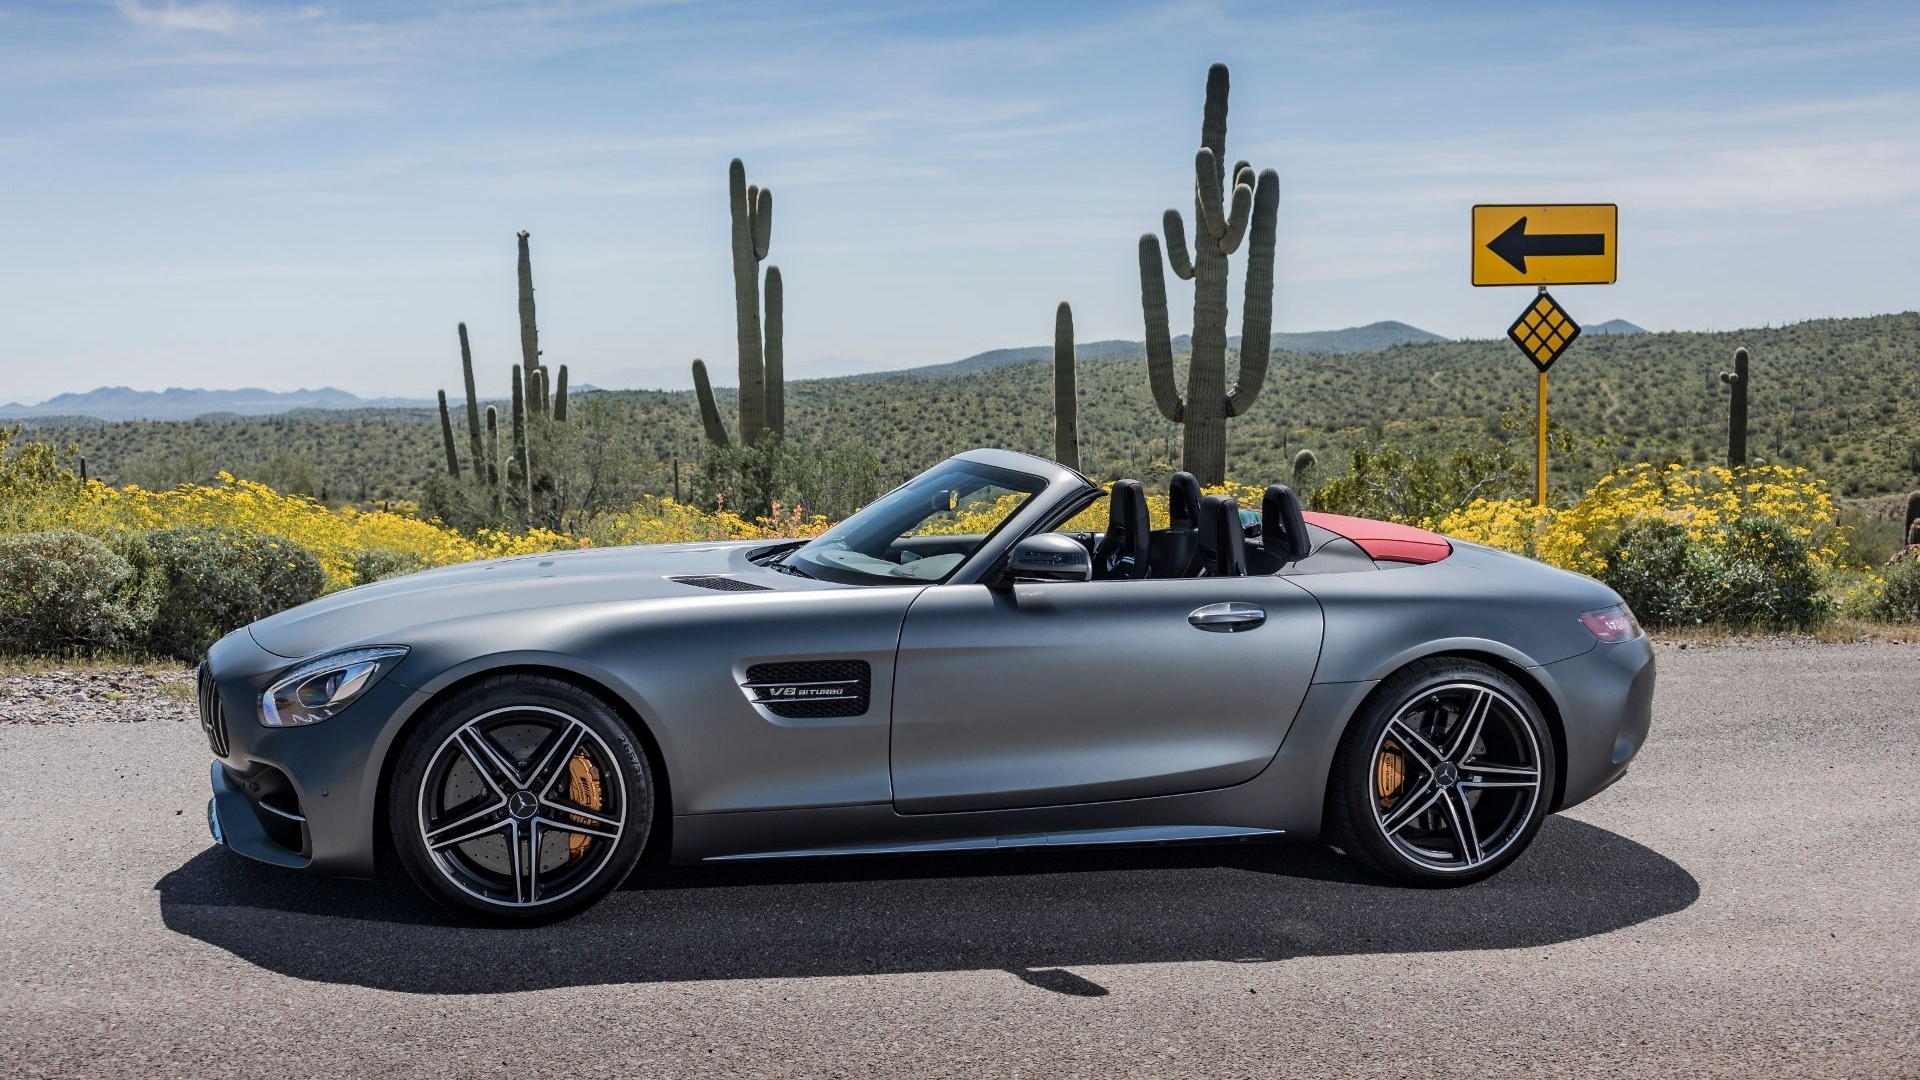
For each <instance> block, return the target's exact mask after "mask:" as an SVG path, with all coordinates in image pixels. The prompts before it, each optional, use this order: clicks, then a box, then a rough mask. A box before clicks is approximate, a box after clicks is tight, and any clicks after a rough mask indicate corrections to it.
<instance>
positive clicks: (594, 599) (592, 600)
mask: <svg viewBox="0 0 1920 1080" xmlns="http://www.w3.org/2000/svg"><path fill="white" fill-rule="evenodd" d="M755 546H756V545H755V544H754V543H752V542H730V543H718V544H667V545H653V546H646V547H622V548H595V549H591V550H586V551H565V552H554V553H550V554H545V555H518V556H514V557H512V558H506V559H492V560H488V561H485V562H472V563H462V564H460V565H458V566H446V567H441V568H439V569H437V570H425V571H422V572H420V573H418V574H409V575H407V576H405V577H398V578H389V579H387V580H385V581H376V582H374V583H373V584H371V585H361V586H359V587H358V588H353V589H347V590H344V591H342V592H337V593H334V594H332V595H331V596H323V597H321V598H320V599H318V600H315V601H313V602H312V603H310V604H302V605H301V606H299V607H297V608H292V609H290V610H287V611H283V612H280V613H279V614H278V615H271V616H268V617H267V618H265V619H262V620H260V621H259V622H256V623H254V624H253V625H252V626H250V627H248V629H249V630H250V631H251V632H252V634H253V639H254V640H255V641H257V642H258V643H259V644H260V647H261V648H263V649H266V650H267V651H268V652H272V653H277V654H279V655H281V656H286V657H296V658H297V657H304V656H311V655H313V654H314V653H317V652H321V651H323V650H327V649H332V648H339V647H345V646H349V645H354V644H359V643H365V642H368V641H369V640H370V639H371V638H373V637H381V638H383V639H385V638H389V637H391V638H393V643H395V644H406V641H405V640H404V637H403V635H404V631H405V630H406V629H407V628H409V627H414V626H420V625H423V624H426V623H438V622H444V621H447V620H452V619H462V618H471V617H474V616H480V615H498V614H501V613H503V612H512V611H520V610H531V609H535V608H551V607H565V606H569V605H575V604H597V603H620V602H627V601H634V600H651V599H657V598H665V597H674V598H678V599H688V598H692V597H697V596H700V595H702V594H703V590H701V589H698V588H695V587H692V586H689V585H685V584H682V583H680V582H677V581H674V580H672V577H676V576H686V575H707V574H736V575H741V576H745V577H751V578H753V579H754V580H755V581H756V582H757V583H760V584H764V585H766V586H767V587H769V588H774V589H778V588H782V587H783V586H789V585H791V586H801V587H805V586H809V585H816V584H817V583H815V582H809V581H805V580H802V579H800V578H795V577H789V576H787V575H784V574H780V573H776V572H774V571H771V570H765V569H762V568H761V567H758V566H755V565H754V564H753V563H750V562H748V561H747V558H746V555H747V552H748V551H750V550H752V549H753V548H754V547H755ZM704 595H708V596H725V595H729V594H727V593H723V592H704Z"/></svg>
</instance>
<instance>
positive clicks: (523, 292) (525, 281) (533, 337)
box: [519, 229, 546, 413]
mask: <svg viewBox="0 0 1920 1080" xmlns="http://www.w3.org/2000/svg"><path fill="white" fill-rule="evenodd" d="M527 236H528V233H527V231H526V230H525V229H522V230H520V233H519V237H520V267H519V277H520V366H521V368H522V369H523V370H524V371H525V372H526V376H527V377H526V392H527V395H528V397H527V409H528V411H529V412H535V413H540V412H545V411H546V400H545V399H544V398H540V397H536V396H534V394H533V390H534V380H533V375H534V373H535V372H538V371H541V370H543V369H542V366H541V363H540V327H539V324H538V323H536V322H535V321H534V315H533V256H532V254H531V253H530V252H529V251H528V249H527Z"/></svg>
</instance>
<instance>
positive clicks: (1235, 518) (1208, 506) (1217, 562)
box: [1196, 495, 1247, 577]
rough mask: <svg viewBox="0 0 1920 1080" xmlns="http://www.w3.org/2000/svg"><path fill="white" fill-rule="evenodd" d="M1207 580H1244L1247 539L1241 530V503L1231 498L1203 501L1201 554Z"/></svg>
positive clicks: (1219, 496) (1202, 568)
mask: <svg viewBox="0 0 1920 1080" xmlns="http://www.w3.org/2000/svg"><path fill="white" fill-rule="evenodd" d="M1196 561H1197V562H1198V563H1199V564H1200V573H1201V575H1202V576H1204V577H1245V576H1246V574H1247V539H1246V533H1244V532H1242V531H1241V528H1240V503H1239V502H1238V500H1235V499H1233V498H1231V497H1229V496H1225V495H1209V496H1207V497H1206V498H1204V499H1201V500H1200V553H1199V555H1198V556H1197V557H1196Z"/></svg>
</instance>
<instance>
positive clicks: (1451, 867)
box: [1326, 657, 1554, 888]
mask: <svg viewBox="0 0 1920 1080" xmlns="http://www.w3.org/2000/svg"><path fill="white" fill-rule="evenodd" d="M1483 702H1484V707H1483V706H1482V703H1483ZM1475 710H1482V711H1480V712H1479V713H1478V715H1479V716H1480V721H1481V723H1480V726H1479V727H1478V728H1476V727H1475V726H1474V723H1473V716H1474V715H1475ZM1468 740H1471V741H1468ZM1462 742H1466V745H1464V746H1461V745H1460V743H1462ZM1529 773H1530V775H1529ZM1529 784H1530V785H1531V786H1529ZM1553 789H1554V744H1553V736H1552V733H1551V731H1550V730H1549V729H1548V727H1547V723H1546V719H1545V717H1543V716H1541V714H1540V708H1539V706H1538V705H1537V704H1535V702H1534V700H1533V696H1532V695H1531V694H1529V693H1527V691H1526V689H1525V688H1524V687H1522V686H1521V685H1520V684H1519V683H1517V682H1515V681H1514V679H1513V678H1512V677H1511V676H1509V675H1507V674H1506V673H1505V672H1502V671H1500V670H1499V669H1498V668H1495V667H1492V666H1490V665H1487V664H1483V663H1480V662H1478V661H1475V660H1467V659H1463V658H1459V657H1436V658H1433V659H1430V660H1422V661H1418V662H1416V663H1413V664H1410V665H1408V666H1407V667H1405V668H1402V669H1401V670H1400V671H1398V672H1395V673H1394V674H1393V675H1392V676H1391V677H1390V678H1388V679H1387V680H1386V681H1384V682H1382V683H1381V684H1380V686H1379V687H1378V688H1377V689H1376V690H1375V691H1374V692H1373V694H1372V695H1371V696H1370V697H1368V699H1367V701H1366V704H1364V705H1362V706H1361V708H1360V711H1359V713H1358V714H1357V715H1355V716H1354V718H1353V720H1352V722H1351V723H1349V724H1348V725H1347V731H1346V733H1345V734H1344V735H1343V736H1342V737H1341V739H1340V747H1339V749H1338V750H1337V751H1336V752H1335V754H1334V758H1333V772H1332V775H1331V776H1329V777H1328V784H1327V815H1326V816H1327V839H1328V841H1329V842H1331V843H1332V844H1334V845H1336V846H1337V847H1339V848H1341V849H1342V850H1344V851H1346V852H1347V853H1348V854H1350V855H1352V856H1353V857H1354V858H1356V859H1358V860H1359V861H1360V862H1361V863H1362V864H1363V865H1365V866H1366V867H1367V868H1368V869H1370V870H1372V871H1373V872H1375V873H1377V874H1379V875H1380V876H1382V877H1385V878H1388V879H1391V880H1393V881H1396V882H1399V883H1402V884H1406V885H1417V886H1424V887H1429V888H1445V887H1449V886H1455V885H1465V884H1468V883H1470V882H1475V881H1480V880H1483V879H1485V878H1487V877H1490V876H1492V875H1494V874H1497V873H1499V872H1500V871H1501V870H1502V869H1504V868H1506V866H1507V865H1508V864H1510V863H1512V862H1513V860H1514V859H1516V858H1518V857H1519V856H1520V853H1521V852H1523V851H1525V850H1526V848H1527V845H1529V844H1531V843H1532V842H1533V837H1534V834H1536V833H1537V832H1539V831H1540V823H1541V822H1542V821H1544V820H1545V819H1546V816H1547V812H1548V808H1549V804H1550V803H1551V802H1552V797H1553Z"/></svg>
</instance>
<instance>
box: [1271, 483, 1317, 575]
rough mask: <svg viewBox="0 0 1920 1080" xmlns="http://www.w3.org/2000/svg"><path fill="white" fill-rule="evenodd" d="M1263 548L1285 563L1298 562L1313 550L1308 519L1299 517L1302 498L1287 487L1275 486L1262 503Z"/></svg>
mask: <svg viewBox="0 0 1920 1080" xmlns="http://www.w3.org/2000/svg"><path fill="white" fill-rule="evenodd" d="M1260 546H1261V547H1262V548H1264V549H1266V552H1267V554H1268V555H1271V556H1274V557H1275V558H1278V559H1279V560H1280V561H1281V562H1283V563H1290V562H1297V561H1299V560H1301V559H1304V558H1306V557H1307V555H1308V553H1309V552H1310V551H1312V547H1313V545H1312V541H1311V540H1309V539H1308V537H1307V520H1306V518H1304V517H1301V516H1300V497H1299V496H1297V495H1295V494H1294V493H1293V489H1292V488H1290V487H1288V486H1287V485H1285V484H1274V485H1272V486H1271V487H1269V488H1267V493H1266V495H1265V496H1264V497H1262V498H1261V500H1260Z"/></svg>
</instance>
